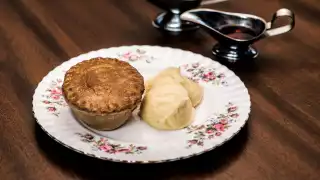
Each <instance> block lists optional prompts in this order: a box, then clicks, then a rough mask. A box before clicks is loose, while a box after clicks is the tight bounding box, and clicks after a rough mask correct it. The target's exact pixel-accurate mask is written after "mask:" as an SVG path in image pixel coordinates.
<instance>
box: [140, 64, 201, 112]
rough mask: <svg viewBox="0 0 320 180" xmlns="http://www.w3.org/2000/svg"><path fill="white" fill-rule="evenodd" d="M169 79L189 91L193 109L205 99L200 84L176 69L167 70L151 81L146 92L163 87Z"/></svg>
mask: <svg viewBox="0 0 320 180" xmlns="http://www.w3.org/2000/svg"><path fill="white" fill-rule="evenodd" d="M168 79H172V80H173V81H174V82H175V83H180V84H181V85H182V86H183V87H184V88H185V89H186V90H187V92H188V96H189V98H190V100H191V102H192V106H193V107H196V106H198V105H199V104H200V102H201V100H202V98H203V88H202V87H201V86H200V85H199V84H198V83H196V82H193V81H192V80H190V79H188V78H187V77H184V76H182V75H181V74H180V69H179V68H176V67H170V68H167V69H165V70H163V71H161V72H160V73H159V74H158V75H157V76H156V77H154V78H152V79H149V80H148V81H147V82H146V92H148V91H149V90H150V89H151V88H153V86H157V85H160V86H161V85H162V84H163V83H165V81H168ZM162 82H163V83H162Z"/></svg>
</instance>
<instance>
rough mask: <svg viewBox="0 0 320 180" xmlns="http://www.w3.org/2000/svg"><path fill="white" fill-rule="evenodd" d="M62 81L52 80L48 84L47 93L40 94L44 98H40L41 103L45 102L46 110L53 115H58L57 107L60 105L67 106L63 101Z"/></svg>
mask: <svg viewBox="0 0 320 180" xmlns="http://www.w3.org/2000/svg"><path fill="white" fill-rule="evenodd" d="M62 83H63V81H62V80H61V79H57V80H55V81H52V82H51V83H50V86H49V87H48V89H47V90H46V92H47V93H46V94H44V95H42V97H43V98H44V100H42V103H44V104H45V106H46V109H47V111H48V112H50V113H51V114H53V115H55V116H59V114H60V112H59V109H60V108H61V107H65V106H67V103H66V102H65V100H64V97H63V95H62V89H61V86H62Z"/></svg>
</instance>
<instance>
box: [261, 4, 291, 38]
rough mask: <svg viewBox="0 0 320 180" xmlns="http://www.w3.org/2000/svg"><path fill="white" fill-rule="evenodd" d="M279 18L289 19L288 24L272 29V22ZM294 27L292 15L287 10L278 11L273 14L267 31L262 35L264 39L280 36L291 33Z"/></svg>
mask: <svg viewBox="0 0 320 180" xmlns="http://www.w3.org/2000/svg"><path fill="white" fill-rule="evenodd" d="M279 17H288V18H289V19H290V23H289V24H287V25H284V26H281V27H278V28H272V26H273V24H274V22H275V21H276V20H277V19H278V18H279ZM294 26H295V19H294V13H293V12H292V11H290V10H289V9H285V8H283V9H279V10H278V11H277V12H276V13H274V14H273V17H272V20H271V22H268V23H267V30H266V32H265V33H264V35H265V37H269V36H276V35H280V34H283V33H286V32H289V31H291V30H292V29H293V28H294Z"/></svg>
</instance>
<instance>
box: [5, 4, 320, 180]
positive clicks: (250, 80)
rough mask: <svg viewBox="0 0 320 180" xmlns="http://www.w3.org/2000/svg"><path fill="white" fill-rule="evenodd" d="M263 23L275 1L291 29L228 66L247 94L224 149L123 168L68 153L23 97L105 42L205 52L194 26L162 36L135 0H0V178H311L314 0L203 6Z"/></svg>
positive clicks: (315, 174)
mask: <svg viewBox="0 0 320 180" xmlns="http://www.w3.org/2000/svg"><path fill="white" fill-rule="evenodd" d="M207 7H212V8H216V9H220V10H228V11H237V12H243V13H252V14H256V15H259V16H261V17H263V18H266V19H267V20H270V19H271V16H272V14H273V13H274V12H275V11H276V10H277V9H279V8H281V7H287V8H289V9H291V10H293V11H294V12H295V13H296V28H295V29H294V30H293V31H292V32H291V33H288V34H284V35H281V36H277V37H272V38H269V39H264V40H262V41H260V42H258V43H256V44H255V46H256V47H257V48H258V49H259V50H260V53H261V54H260V57H259V63H258V66H257V67H256V68H255V69H254V70H247V71H239V72H236V73H237V74H238V75H239V76H240V77H241V79H242V80H243V81H244V82H245V84H246V86H247V87H248V89H249V92H250V94H251V98H252V113H251V116H250V120H249V122H248V125H247V126H246V128H245V129H243V130H242V131H241V132H240V134H239V135H238V136H236V137H234V138H233V139H232V140H231V141H230V142H228V143H226V144H225V145H224V146H222V147H220V148H218V149H216V150H213V151H212V152H209V153H206V154H204V155H201V156H198V157H194V158H191V159H188V160H183V161H179V162H173V163H164V164H153V165H130V164H120V163H112V162H105V161H100V160H97V159H93V158H89V157H86V156H84V155H81V154H78V153H75V152H73V151H71V150H68V149H67V148H65V147H62V146H61V145H60V144H57V143H56V142H54V141H53V140H52V139H50V138H49V137H48V136H47V135H46V134H45V133H44V132H42V131H41V129H40V128H39V126H38V125H37V124H36V123H35V119H34V117H33V113H32V110H31V108H32V104H31V100H32V95H33V93H34V89H35V88H36V86H37V84H38V83H39V82H40V80H41V79H42V77H43V76H45V75H46V74H47V73H48V72H49V71H50V70H52V68H54V67H55V66H57V65H59V64H60V63H62V62H63V61H66V60H68V59H69V58H71V57H73V56H77V55H79V54H81V53H85V52H87V51H91V50H96V49H100V48H107V47H112V46H122V45H132V44H137V45H141V44H148V45H161V46H170V47H175V48H181V49H185V50H190V51H193V52H196V53H200V54H203V55H205V56H211V51H210V50H211V47H212V45H213V43H214V42H215V41H214V40H213V39H212V38H211V37H209V36H208V35H207V34H206V33H205V32H203V31H198V32H197V33H196V34H195V35H193V36H190V37H189V39H186V38H179V37H178V38H165V37H164V36H163V35H162V34H161V33H160V32H159V31H157V30H156V29H154V28H153V27H152V26H151V24H150V23H151V20H152V19H153V18H154V17H155V16H156V14H157V13H159V12H160V10H159V9H157V8H156V7H154V6H152V5H151V4H149V3H147V2H146V1H144V0H130V1H129V0H127V1H124V0H90V1H89V0H0V179H2V180H18V179H23V180H31V179H32V180H33V179H34V180H38V179H41V180H42V179H43V180H51V179H52V180H58V179H59V180H64V179H112V180H113V179H129V178H130V179H134V178H137V179H157V178H159V179H162V178H163V179H184V180H187V179H216V180H241V179H243V180H264V179H270V180H282V179H288V180H311V179H320V95H319V94H320V59H319V51H320V33H319V32H320V21H319V17H320V5H319V2H318V0H273V1H271V0H230V1H229V2H223V3H219V4H215V5H210V6H207Z"/></svg>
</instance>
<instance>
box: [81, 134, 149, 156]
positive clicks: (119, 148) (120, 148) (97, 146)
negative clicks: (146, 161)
mask: <svg viewBox="0 0 320 180" xmlns="http://www.w3.org/2000/svg"><path fill="white" fill-rule="evenodd" d="M77 135H78V136H80V137H81V141H83V142H86V143H90V145H91V147H92V150H94V151H103V152H106V153H109V154H116V153H124V154H141V153H142V152H143V151H144V150H146V149H147V147H146V146H135V145H133V144H130V145H128V146H124V145H121V144H113V143H110V142H109V141H108V139H107V138H103V137H95V136H93V135H91V134H89V133H85V134H81V133H77Z"/></svg>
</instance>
